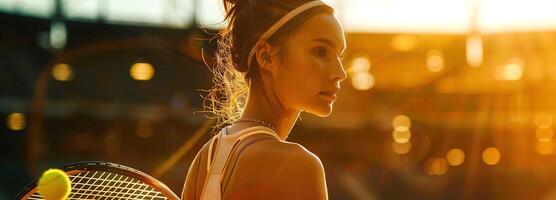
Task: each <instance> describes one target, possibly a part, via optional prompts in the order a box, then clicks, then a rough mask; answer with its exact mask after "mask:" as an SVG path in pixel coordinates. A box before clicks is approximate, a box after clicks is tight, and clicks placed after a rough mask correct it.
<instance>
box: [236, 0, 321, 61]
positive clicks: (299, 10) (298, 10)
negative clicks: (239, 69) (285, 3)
mask: <svg viewBox="0 0 556 200" xmlns="http://www.w3.org/2000/svg"><path fill="white" fill-rule="evenodd" d="M321 5H326V4H325V3H324V2H322V1H320V0H317V1H310V2H307V3H305V4H303V5H301V6H299V7H297V8H295V9H293V10H292V11H290V12H289V13H288V14H286V15H284V17H282V18H281V19H280V20H278V21H277V22H276V23H274V24H273V25H272V26H270V28H269V29H268V30H267V31H266V32H265V33H263V35H262V36H261V37H260V38H259V39H258V40H257V42H259V41H260V40H266V39H268V38H269V37H270V36H272V34H274V32H276V31H277V30H278V29H280V27H282V26H283V25H284V24H286V23H287V22H288V21H290V19H292V18H294V17H295V16H297V15H299V14H300V13H302V12H303V11H306V10H309V9H311V8H314V7H316V6H321ZM256 46H257V43H255V45H254V46H253V48H251V51H250V52H249V57H247V69H250V68H251V60H253V56H254V55H255V52H256Z"/></svg>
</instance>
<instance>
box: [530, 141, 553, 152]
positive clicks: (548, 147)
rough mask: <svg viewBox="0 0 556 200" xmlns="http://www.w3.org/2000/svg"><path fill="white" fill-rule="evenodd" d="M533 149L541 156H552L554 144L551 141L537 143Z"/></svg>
mask: <svg viewBox="0 0 556 200" xmlns="http://www.w3.org/2000/svg"><path fill="white" fill-rule="evenodd" d="M535 149H536V150H537V153H539V154H541V155H550V154H554V142H553V141H537V143H535Z"/></svg>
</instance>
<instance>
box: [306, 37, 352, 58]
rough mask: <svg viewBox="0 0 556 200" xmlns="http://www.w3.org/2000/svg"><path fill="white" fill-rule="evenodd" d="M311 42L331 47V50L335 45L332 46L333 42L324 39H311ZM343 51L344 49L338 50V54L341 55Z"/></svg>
mask: <svg viewBox="0 0 556 200" xmlns="http://www.w3.org/2000/svg"><path fill="white" fill-rule="evenodd" d="M312 41H315V42H321V43H324V44H326V45H328V46H330V47H332V48H333V49H334V48H336V44H334V42H332V41H330V40H328V39H325V38H316V39H313V40H312ZM345 49H346V48H345V47H344V48H342V49H340V53H341V54H343V52H344V50H345Z"/></svg>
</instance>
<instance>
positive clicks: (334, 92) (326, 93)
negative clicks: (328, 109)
mask: <svg viewBox="0 0 556 200" xmlns="http://www.w3.org/2000/svg"><path fill="white" fill-rule="evenodd" d="M339 91H340V88H334V89H332V90H327V91H322V92H319V94H321V95H324V96H326V97H328V98H329V99H330V100H332V101H334V100H336V98H337V96H338V92H339Z"/></svg>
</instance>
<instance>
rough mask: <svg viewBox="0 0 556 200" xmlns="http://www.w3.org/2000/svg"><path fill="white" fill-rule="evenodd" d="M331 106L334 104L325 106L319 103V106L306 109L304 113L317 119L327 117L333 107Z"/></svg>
mask: <svg viewBox="0 0 556 200" xmlns="http://www.w3.org/2000/svg"><path fill="white" fill-rule="evenodd" d="M333 105H334V103H327V104H322V103H320V104H319V105H314V106H313V107H312V109H308V110H305V111H306V112H308V113H311V114H313V115H315V116H317V117H328V116H329V115H330V114H331V113H332V110H333V107H334V106H333Z"/></svg>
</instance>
